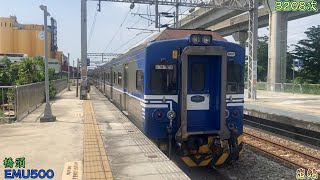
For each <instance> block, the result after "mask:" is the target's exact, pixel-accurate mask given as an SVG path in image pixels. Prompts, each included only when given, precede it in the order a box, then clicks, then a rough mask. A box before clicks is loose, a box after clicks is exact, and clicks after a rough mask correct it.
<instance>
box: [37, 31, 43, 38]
mask: <svg viewBox="0 0 320 180" xmlns="http://www.w3.org/2000/svg"><path fill="white" fill-rule="evenodd" d="M38 38H39V39H40V40H44V31H40V32H39V34H38Z"/></svg>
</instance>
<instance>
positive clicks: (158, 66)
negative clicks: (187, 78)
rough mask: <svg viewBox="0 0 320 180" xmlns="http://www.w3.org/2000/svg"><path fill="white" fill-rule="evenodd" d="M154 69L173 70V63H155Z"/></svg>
mask: <svg viewBox="0 0 320 180" xmlns="http://www.w3.org/2000/svg"><path fill="white" fill-rule="evenodd" d="M155 69H164V70H166V69H168V70H173V65H155Z"/></svg>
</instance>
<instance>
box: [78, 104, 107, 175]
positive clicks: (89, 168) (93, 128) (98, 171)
mask: <svg viewBox="0 0 320 180" xmlns="http://www.w3.org/2000/svg"><path fill="white" fill-rule="evenodd" d="M83 111H84V138H83V139H84V143H83V167H84V171H83V172H84V173H83V177H84V180H91V179H92V180H93V179H101V180H106V179H107V180H111V179H113V176H112V172H111V168H110V165H109V161H108V158H107V154H106V150H105V148H104V144H103V141H102V138H101V134H100V130H99V125H98V123H97V121H96V119H95V114H94V112H93V108H92V104H91V101H90V100H87V101H84V103H83Z"/></svg>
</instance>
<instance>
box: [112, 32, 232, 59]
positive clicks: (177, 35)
mask: <svg viewBox="0 0 320 180" xmlns="http://www.w3.org/2000/svg"><path fill="white" fill-rule="evenodd" d="M190 34H209V35H211V36H212V39H213V40H220V41H227V40H226V39H224V38H223V37H222V36H220V35H219V34H217V33H215V32H213V31H211V30H202V29H171V28H166V29H164V30H163V31H161V32H159V33H157V34H155V35H152V36H150V37H148V38H146V39H145V40H144V41H142V43H140V44H139V45H137V46H135V47H133V48H131V49H129V50H128V51H126V52H125V53H124V54H123V55H121V56H119V57H117V58H114V59H112V60H111V61H110V62H112V61H114V60H117V59H118V58H121V57H123V56H125V55H127V54H130V53H132V52H135V51H137V50H140V49H142V48H144V47H145V46H146V45H147V44H148V43H150V42H155V41H162V40H170V39H182V38H185V37H186V36H188V35H190Z"/></svg>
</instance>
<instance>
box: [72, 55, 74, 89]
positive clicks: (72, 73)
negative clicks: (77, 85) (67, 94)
mask: <svg viewBox="0 0 320 180" xmlns="http://www.w3.org/2000/svg"><path fill="white" fill-rule="evenodd" d="M72 62H73V64H72V84H73V86H74V61H72Z"/></svg>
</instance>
